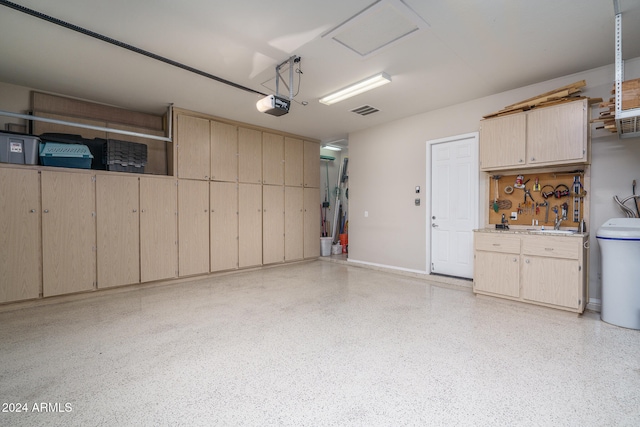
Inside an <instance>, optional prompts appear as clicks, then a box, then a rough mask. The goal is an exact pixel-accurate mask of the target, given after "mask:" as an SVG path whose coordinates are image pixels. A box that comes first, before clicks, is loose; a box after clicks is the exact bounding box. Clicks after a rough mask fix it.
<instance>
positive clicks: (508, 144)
mask: <svg viewBox="0 0 640 427" xmlns="http://www.w3.org/2000/svg"><path fill="white" fill-rule="evenodd" d="M588 131H589V129H588V103H587V100H580V101H573V102H568V103H564V104H559V105H555V106H552V107H542V108H536V109H533V110H531V111H527V112H523V113H517V114H511V115H508V116H505V117H497V118H492V119H486V120H482V121H481V122H480V169H481V170H485V171H492V170H500V169H514V168H522V167H538V166H553V165H555V166H557V165H569V164H584V163H588V162H589V154H588V153H589V148H588V140H589V138H588Z"/></svg>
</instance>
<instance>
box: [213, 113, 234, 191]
mask: <svg viewBox="0 0 640 427" xmlns="http://www.w3.org/2000/svg"><path fill="white" fill-rule="evenodd" d="M211 179H212V180H214V181H228V182H236V181H237V180H238V128H237V127H236V126H233V125H229V124H226V123H220V122H213V121H212V122H211Z"/></svg>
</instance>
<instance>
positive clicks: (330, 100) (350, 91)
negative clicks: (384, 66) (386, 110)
mask: <svg viewBox="0 0 640 427" xmlns="http://www.w3.org/2000/svg"><path fill="white" fill-rule="evenodd" d="M387 83H391V77H389V75H388V74H387V73H378V74H376V75H375V76H371V77H369V78H368V79H364V80H362V81H360V82H358V83H354V84H352V85H350V86H347V87H345V88H344V89H340V90H339V91H337V92H334V93H332V94H330V95H327V96H325V97H322V98H320V102H321V103H323V104H325V105H331V104H335V103H336V102H340V101H344V100H345V99H347V98H351V97H352V96H356V95H358V94H360V93H362V92H366V91H368V90H371V89H374V88H377V87H378V86H382V85H385V84H387Z"/></svg>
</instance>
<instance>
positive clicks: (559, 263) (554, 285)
mask: <svg viewBox="0 0 640 427" xmlns="http://www.w3.org/2000/svg"><path fill="white" fill-rule="evenodd" d="M587 238H588V237H587V236H586V235H582V234H578V235H574V236H553V235H531V234H524V233H523V234H511V233H483V232H476V233H475V235H474V247H475V270H474V275H473V291H474V292H475V293H478V294H486V295H491V296H497V297H502V298H508V299H513V300H517V301H523V302H528V303H533V304H539V305H545V306H548V307H553V308H559V309H563V310H568V311H574V312H578V313H582V312H583V311H584V309H585V306H586V303H587V301H586V300H587V294H586V286H587V272H588V268H587V263H588V251H587V249H585V242H586V241H587Z"/></svg>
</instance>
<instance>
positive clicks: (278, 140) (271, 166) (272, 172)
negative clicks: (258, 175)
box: [262, 132, 284, 185]
mask: <svg viewBox="0 0 640 427" xmlns="http://www.w3.org/2000/svg"><path fill="white" fill-rule="evenodd" d="M262 183H263V184H269V185H283V184H284V137H283V136H282V135H276V134H273V133H268V132H263V133H262Z"/></svg>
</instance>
